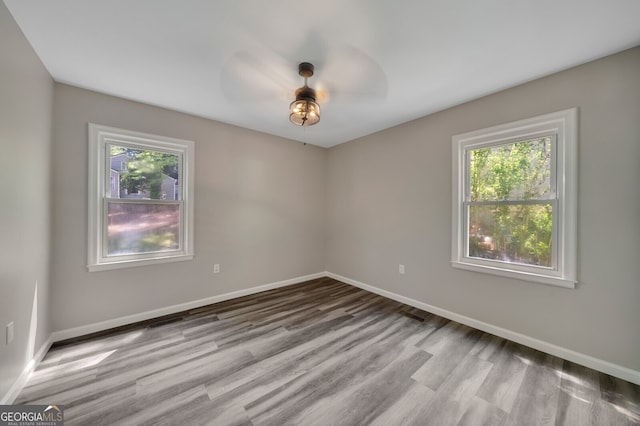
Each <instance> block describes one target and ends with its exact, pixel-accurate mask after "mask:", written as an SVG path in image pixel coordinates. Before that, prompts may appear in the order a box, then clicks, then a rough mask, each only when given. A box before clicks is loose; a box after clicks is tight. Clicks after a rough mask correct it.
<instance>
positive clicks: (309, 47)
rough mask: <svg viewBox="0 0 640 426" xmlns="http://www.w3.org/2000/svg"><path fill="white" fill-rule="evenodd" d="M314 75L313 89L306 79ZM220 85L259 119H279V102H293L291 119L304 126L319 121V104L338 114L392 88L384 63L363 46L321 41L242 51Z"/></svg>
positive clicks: (227, 65) (230, 63)
mask: <svg viewBox="0 0 640 426" xmlns="http://www.w3.org/2000/svg"><path fill="white" fill-rule="evenodd" d="M301 56H302V57H305V56H306V57H312V58H314V60H313V63H312V62H311V61H309V62H298V61H295V62H294V60H295V59H294V58H296V57H297V58H300V57H301ZM298 60H299V59H298ZM292 63H293V64H295V63H298V74H299V76H300V77H302V78H304V84H303V85H302V87H300V86H299V80H298V78H299V77H298V76H296V75H295V73H294V72H291V71H292V70H291V68H292ZM312 76H313V77H314V82H313V84H312V86H313V87H309V86H308V84H307V80H308V79H309V78H310V77H312ZM220 86H221V89H222V94H223V95H224V96H225V98H226V99H227V100H228V101H229V102H230V103H231V104H235V105H238V106H239V107H241V108H242V110H243V111H244V113H246V114H251V115H252V116H254V117H255V118H256V119H257V120H268V119H269V118H267V117H271V118H273V117H275V114H276V112H275V105H276V103H282V105H283V106H284V105H287V104H289V106H290V108H289V120H290V121H291V122H293V123H294V124H296V125H298V126H302V127H308V126H311V125H313V124H316V123H318V122H319V120H320V106H319V105H320V104H322V105H323V106H324V105H329V104H330V105H331V110H332V111H333V112H335V111H337V110H339V109H340V108H345V107H347V108H349V107H352V106H353V105H358V104H362V103H364V102H366V103H370V102H371V101H380V100H382V99H384V98H385V97H386V96H387V88H388V86H387V77H386V74H385V73H384V71H383V70H382V68H381V67H380V65H378V64H377V62H376V61H375V60H374V59H373V58H371V57H370V56H368V55H367V54H365V53H364V52H362V51H361V50H359V49H357V48H355V47H351V46H333V47H328V46H325V45H324V44H322V43H319V42H315V43H311V42H310V43H307V44H305V45H304V46H302V47H301V48H300V49H297V50H296V51H293V52H277V51H274V50H272V49H268V48H263V49H252V50H251V51H249V50H245V51H238V52H236V53H234V54H233V55H232V56H230V57H229V58H228V60H227V61H226V63H225V64H224V66H223V68H222V70H221V75H220ZM295 87H298V89H294V88H295ZM292 100H293V102H292ZM285 108H286V107H285ZM327 114H328V113H327V112H326V111H325V117H324V118H325V119H326V118H327V117H334V116H335V115H327Z"/></svg>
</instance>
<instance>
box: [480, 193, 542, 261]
mask: <svg viewBox="0 0 640 426" xmlns="http://www.w3.org/2000/svg"><path fill="white" fill-rule="evenodd" d="M552 217H553V216H552V205H551V204H520V205H504V204H496V205H482V206H474V205H472V206H469V229H468V231H469V232H468V243H469V257H478V258H484V259H495V260H501V261H505V262H514V263H522V264H526V265H538V266H545V267H551V266H553V265H552V261H551V259H552V256H551V249H552V247H551V242H552V228H553V219H552Z"/></svg>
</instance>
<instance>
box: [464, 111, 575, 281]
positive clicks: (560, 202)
mask: <svg viewBox="0 0 640 426" xmlns="http://www.w3.org/2000/svg"><path fill="white" fill-rule="evenodd" d="M577 126H578V110H577V108H570V109H566V110H563V111H558V112H554V113H551V114H545V115H541V116H538V117H533V118H528V119H524V120H519V121H515V122H512V123H507V124H502V125H499V126H494V127H489V128H486V129H481V130H476V131H473V132H468V133H463V134H460V135H455V136H453V137H452V142H453V143H452V159H453V168H452V182H453V197H452V213H453V214H452V244H451V265H452V266H453V267H454V268H460V269H466V270H470V271H475V272H483V273H488V274H494V275H499V276H504V277H509V278H515V279H520V280H526V281H533V282H538V283H542V284H550V285H555V286H560V287H567V288H574V287H575V285H576V283H577V276H576V269H577V266H576V259H577V229H578V228H577V193H578V191H577V184H578V180H577V176H578V167H577V163H578V158H577V145H578V135H577V132H578V128H577ZM541 135H556V144H555V145H556V146H555V152H554V154H555V165H556V169H555V170H556V172H557V175H556V183H557V186H556V200H557V214H554V219H555V220H556V222H554V233H555V235H554V237H555V239H554V243H555V248H554V253H556V254H557V256H556V257H555V259H554V266H553V268H540V267H530V266H526V265H519V264H514V263H508V262H501V261H495V260H486V259H478V258H472V257H469V256H466V254H465V252H466V250H465V247H466V242H465V226H466V224H465V220H466V219H465V218H466V215H465V209H464V201H465V184H466V178H467V176H466V173H467V170H466V161H465V155H466V152H467V150H469V149H475V148H480V147H482V146H487V145H492V144H496V143H505V142H508V141H515V140H523V139H525V138H533V137H536V136H541Z"/></svg>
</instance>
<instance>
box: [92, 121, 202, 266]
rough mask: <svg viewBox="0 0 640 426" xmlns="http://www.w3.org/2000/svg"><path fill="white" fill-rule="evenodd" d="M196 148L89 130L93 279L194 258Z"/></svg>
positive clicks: (104, 129)
mask: <svg viewBox="0 0 640 426" xmlns="http://www.w3.org/2000/svg"><path fill="white" fill-rule="evenodd" d="M193 145H194V144H193V142H191V141H185V140H179V139H172V138H166V137H161V136H155V135H147V134H142V133H137V132H131V131H128V130H122V129H116V128H111V127H106V126H100V125H96V124H89V247H88V256H89V259H88V268H89V270H90V271H100V270H105V269H114V268H123V267H128V266H138V265H148V264H153V263H161V262H172V261H179V260H190V259H192V258H193V158H194V157H193Z"/></svg>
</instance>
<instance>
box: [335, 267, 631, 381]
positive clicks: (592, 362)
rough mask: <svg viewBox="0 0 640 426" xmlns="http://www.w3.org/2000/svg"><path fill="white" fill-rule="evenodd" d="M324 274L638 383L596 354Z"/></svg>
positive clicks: (344, 278) (625, 368)
mask: <svg viewBox="0 0 640 426" xmlns="http://www.w3.org/2000/svg"><path fill="white" fill-rule="evenodd" d="M326 276H328V277H330V278H333V279H336V280H338V281H341V282H343V283H346V284H350V285H352V286H354V287H358V288H361V289H363V290H367V291H370V292H371V293H376V294H379V295H380V296H383V297H386V298H388V299H392V300H395V301H397V302H400V303H404V304H405V305H409V306H413V307H415V308H418V309H422V310H423V311H427V312H430V313H432V314H436V315H439V316H441V317H444V318H447V319H450V320H452V321H456V322H459V323H461V324H464V325H468V326H469V327H473V328H476V329H478V330H481V331H484V332H487V333H490V334H493V335H496V336H498V337H502V338H504V339H507V340H511V341H513V342H516V343H520V344H522V345H525V346H528V347H530V348H533V349H537V350H539V351H542V352H545V353H548V354H550V355H555V356H557V357H560V358H562V359H566V360H567V361H571V362H575V363H576V364H580V365H583V366H585V367H589V368H592V369H594V370H596V371H600V372H602V373H606V374H609V375H611V376H614V377H618V378H620V379H623V380H627V381H629V382H631V383H635V384H637V385H640V371H636V370H632V369H630V368H627V367H623V366H621V365H617V364H613V363H611V362H609V361H604V360H602V359H599V358H594V357H592V356H589V355H585V354H583V353H580V352H576V351H573V350H571V349H567V348H563V347H562V346H557V345H554V344H552V343H548V342H545V341H542V340H538V339H535V338H533V337H529V336H526V335H524V334H520V333H517V332H515V331H512V330H507V329H506V328H502V327H498V326H495V325H492V324H489V323H486V322H483V321H478V320H476V319H473V318H469V317H466V316H464V315H460V314H456V313H455V312H451V311H447V310H446V309H441V308H438V307H436V306H432V305H429V304H427V303H423V302H420V301H417V300H414V299H411V298H409V297H405V296H401V295H399V294H396V293H392V292H390V291H387V290H382V289H379V288H377V287H373V286H370V285H368V284H365V283H361V282H359V281H356V280H352V279H351V278H347V277H343V276H341V275H338V274H334V273H331V272H326Z"/></svg>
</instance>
